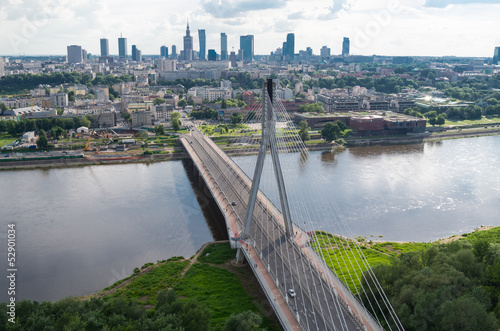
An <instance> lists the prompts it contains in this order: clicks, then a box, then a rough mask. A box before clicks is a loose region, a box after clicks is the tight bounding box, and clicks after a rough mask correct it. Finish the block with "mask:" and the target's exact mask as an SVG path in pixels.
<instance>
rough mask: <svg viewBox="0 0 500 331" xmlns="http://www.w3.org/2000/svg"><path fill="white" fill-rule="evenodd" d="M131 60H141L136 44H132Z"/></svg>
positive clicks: (140, 53)
mask: <svg viewBox="0 0 500 331" xmlns="http://www.w3.org/2000/svg"><path fill="white" fill-rule="evenodd" d="M132 61H136V62H141V61H142V52H141V51H140V50H139V49H138V48H137V46H136V45H132Z"/></svg>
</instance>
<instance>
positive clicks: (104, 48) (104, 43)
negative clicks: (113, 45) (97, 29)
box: [101, 38, 109, 56]
mask: <svg viewBox="0 0 500 331" xmlns="http://www.w3.org/2000/svg"><path fill="white" fill-rule="evenodd" d="M101 56H109V40H108V39H106V38H102V39H101Z"/></svg>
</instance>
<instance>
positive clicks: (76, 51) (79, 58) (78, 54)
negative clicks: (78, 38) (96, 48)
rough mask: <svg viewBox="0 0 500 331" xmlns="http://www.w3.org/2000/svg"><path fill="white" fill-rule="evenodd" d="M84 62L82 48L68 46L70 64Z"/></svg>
mask: <svg viewBox="0 0 500 331" xmlns="http://www.w3.org/2000/svg"><path fill="white" fill-rule="evenodd" d="M82 62H83V52H82V46H78V45H71V46H68V63H69V64H74V63H82Z"/></svg>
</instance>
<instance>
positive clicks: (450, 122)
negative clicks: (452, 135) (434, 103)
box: [444, 116, 500, 126]
mask: <svg viewBox="0 0 500 331" xmlns="http://www.w3.org/2000/svg"><path fill="white" fill-rule="evenodd" d="M477 124H492V125H493V124H500V117H490V116H488V117H483V118H481V119H480V120H451V119H450V120H446V121H445V123H444V125H448V126H469V125H477Z"/></svg>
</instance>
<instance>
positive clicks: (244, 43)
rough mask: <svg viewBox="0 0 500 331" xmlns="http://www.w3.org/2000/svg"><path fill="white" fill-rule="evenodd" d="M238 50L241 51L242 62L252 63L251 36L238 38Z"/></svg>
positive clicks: (252, 40)
mask: <svg viewBox="0 0 500 331" xmlns="http://www.w3.org/2000/svg"><path fill="white" fill-rule="evenodd" d="M240 49H241V50H242V51H243V61H245V62H252V61H253V56H254V53H253V49H254V39H253V35H251V34H249V35H247V36H240Z"/></svg>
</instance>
